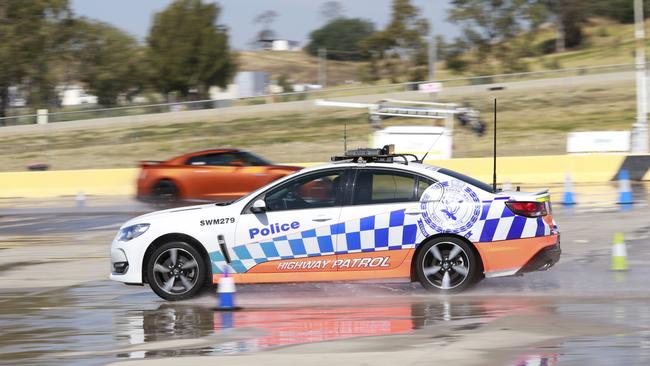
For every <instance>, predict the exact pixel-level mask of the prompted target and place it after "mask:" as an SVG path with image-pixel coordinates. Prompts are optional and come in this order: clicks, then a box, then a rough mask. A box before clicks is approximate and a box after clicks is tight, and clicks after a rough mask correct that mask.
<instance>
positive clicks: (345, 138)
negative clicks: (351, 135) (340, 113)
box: [343, 121, 348, 155]
mask: <svg viewBox="0 0 650 366" xmlns="http://www.w3.org/2000/svg"><path fill="white" fill-rule="evenodd" d="M347 151H348V121H344V122H343V155H345V154H346V153H347Z"/></svg>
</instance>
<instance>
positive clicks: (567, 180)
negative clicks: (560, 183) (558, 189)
mask: <svg viewBox="0 0 650 366" xmlns="http://www.w3.org/2000/svg"><path fill="white" fill-rule="evenodd" d="M562 204H564V205H575V204H576V201H575V199H574V198H573V182H572V181H571V174H570V173H566V175H565V176H564V199H563V200H562Z"/></svg>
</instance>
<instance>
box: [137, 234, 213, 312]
mask: <svg viewBox="0 0 650 366" xmlns="http://www.w3.org/2000/svg"><path fill="white" fill-rule="evenodd" d="M174 253H175V254H174ZM209 273H210V271H209V270H208V266H207V264H206V262H205V260H204V259H203V257H202V256H201V254H200V253H199V252H198V251H197V250H196V249H194V247H192V246H191V245H189V244H187V243H185V242H182V241H173V242H169V243H165V244H163V245H161V246H160V247H158V248H157V249H156V250H154V251H153V253H151V256H150V257H149V260H148V263H147V279H148V282H149V286H150V287H151V289H152V290H153V292H155V293H156V295H158V296H160V297H161V298H163V299H165V300H168V301H179V300H187V299H190V298H192V297H195V296H196V295H197V294H199V293H200V292H201V291H202V290H203V289H204V288H205V287H206V285H207V283H208V276H209Z"/></svg>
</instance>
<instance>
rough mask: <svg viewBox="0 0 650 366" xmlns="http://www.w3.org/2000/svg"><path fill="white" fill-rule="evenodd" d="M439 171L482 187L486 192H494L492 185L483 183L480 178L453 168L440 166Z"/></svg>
mask: <svg viewBox="0 0 650 366" xmlns="http://www.w3.org/2000/svg"><path fill="white" fill-rule="evenodd" d="M438 172H439V173H442V174H444V175H448V176H450V177H452V178H456V179H458V180H462V181H463V182H465V183H467V184H471V185H473V186H474V187H476V188H480V189H482V190H484V191H486V192H490V193H494V190H493V189H492V186H491V185H489V184H486V183H483V182H481V181H480V180H478V179H475V178H472V177H468V176H466V175H465V174H461V173H458V172H455V171H453V170H449V169H446V168H440V169H438Z"/></svg>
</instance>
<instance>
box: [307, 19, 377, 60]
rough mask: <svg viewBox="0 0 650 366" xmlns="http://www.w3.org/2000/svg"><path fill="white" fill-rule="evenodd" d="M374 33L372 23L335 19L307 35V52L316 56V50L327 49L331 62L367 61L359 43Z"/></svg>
mask: <svg viewBox="0 0 650 366" xmlns="http://www.w3.org/2000/svg"><path fill="white" fill-rule="evenodd" d="M374 31H375V26H374V25H373V23H371V22H369V21H367V20H363V19H359V18H337V19H334V20H332V21H330V22H329V23H327V24H325V25H324V26H323V27H321V28H320V29H317V30H315V31H313V32H311V34H310V35H309V39H310V42H309V44H308V45H307V52H309V53H310V54H311V55H314V56H316V55H318V49H320V48H326V49H327V58H328V59H331V60H348V61H359V60H366V59H368V56H369V55H368V54H367V53H362V52H361V42H362V41H364V40H365V39H366V38H368V37H369V36H371V35H372V34H373V33H374Z"/></svg>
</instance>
